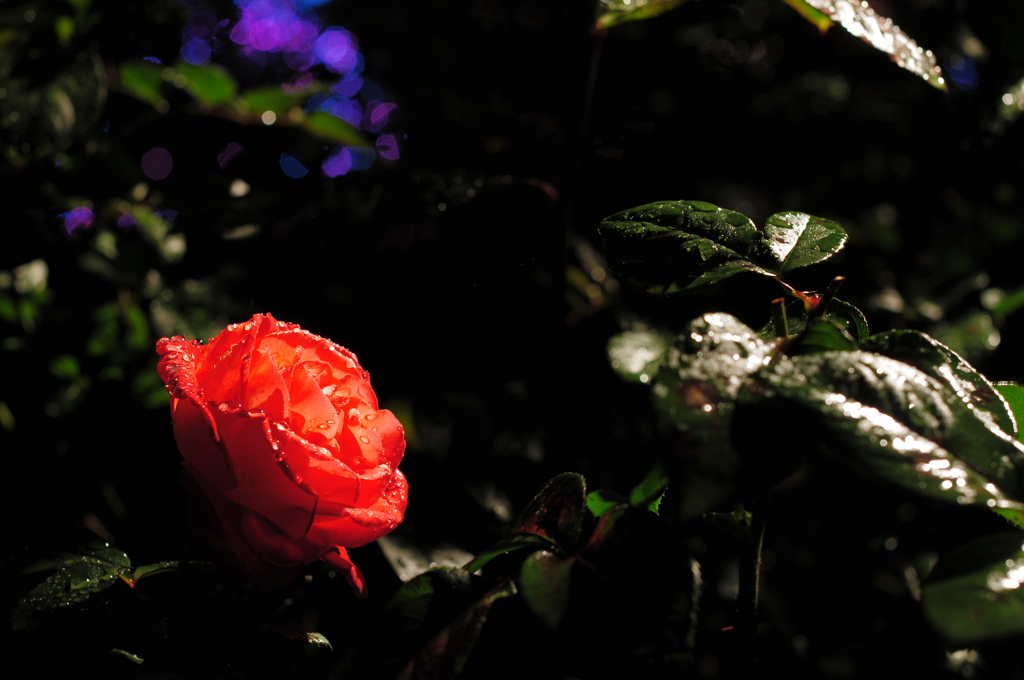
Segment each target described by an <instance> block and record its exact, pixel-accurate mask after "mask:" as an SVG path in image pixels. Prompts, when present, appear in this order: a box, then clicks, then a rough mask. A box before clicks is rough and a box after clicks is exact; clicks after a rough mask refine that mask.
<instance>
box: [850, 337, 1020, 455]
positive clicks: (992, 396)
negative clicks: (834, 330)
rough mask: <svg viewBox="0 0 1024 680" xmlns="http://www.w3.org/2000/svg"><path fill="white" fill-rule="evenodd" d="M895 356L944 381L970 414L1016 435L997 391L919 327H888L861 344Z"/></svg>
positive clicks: (957, 356) (1012, 423) (1009, 433)
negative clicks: (918, 329)
mask: <svg viewBox="0 0 1024 680" xmlns="http://www.w3.org/2000/svg"><path fill="white" fill-rule="evenodd" d="M861 349H863V350H865V351H868V352H878V353H879V354H884V355H885V356H888V357H891V358H893V359H898V360H899V361H902V362H904V363H906V364H910V365H911V366H913V367H914V368H916V369H918V370H920V371H923V372H925V373H927V374H928V375H930V376H931V377H933V378H935V379H936V380H938V381H939V382H941V383H944V384H945V385H946V387H947V388H948V390H949V391H951V392H953V393H954V394H955V395H956V396H957V397H959V398H960V399H961V401H964V403H967V404H970V409H971V410H972V411H973V413H974V415H975V416H977V417H978V418H980V419H981V420H982V421H984V422H985V423H987V424H989V425H990V426H992V427H995V428H998V429H999V430H1001V431H1003V432H1005V433H1006V434H1008V435H1016V433H1017V422H1016V421H1015V420H1014V417H1013V415H1012V414H1011V411H1010V406H1009V405H1008V404H1007V402H1006V400H1005V399H1004V398H1003V396H1002V394H1001V392H1000V391H999V390H997V389H996V387H995V386H994V385H993V384H992V383H990V382H989V381H988V379H987V378H986V377H985V376H983V375H982V374H981V373H979V372H978V371H977V370H976V369H975V368H974V367H973V366H971V365H970V364H969V363H967V362H966V361H965V360H964V359H963V357H961V356H960V355H959V354H957V353H956V352H954V351H953V350H951V349H950V348H949V347H946V346H945V345H943V344H942V343H941V342H939V341H938V340H936V339H935V338H932V337H929V336H927V335H925V334H924V333H921V332H920V331H909V330H904V331H890V332H888V333H879V334H878V335H875V336H872V337H871V338H869V339H868V340H867V341H866V342H864V343H863V344H862V346H861Z"/></svg>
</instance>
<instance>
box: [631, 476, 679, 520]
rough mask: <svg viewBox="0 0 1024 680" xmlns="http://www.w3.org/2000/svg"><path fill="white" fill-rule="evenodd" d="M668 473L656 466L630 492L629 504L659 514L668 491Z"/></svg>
mask: <svg viewBox="0 0 1024 680" xmlns="http://www.w3.org/2000/svg"><path fill="white" fill-rule="evenodd" d="M668 484H669V478H668V472H666V471H665V468H664V467H662V466H661V465H655V466H654V468H653V469H652V470H651V471H650V472H649V473H647V476H646V477H644V478H643V480H642V481H641V482H640V483H639V484H637V485H636V486H635V487H633V490H632V491H630V492H629V504H630V505H632V506H633V507H634V508H643V509H645V510H650V511H651V512H653V513H654V514H658V508H659V507H660V506H661V499H662V498H663V497H664V496H665V492H666V491H667V490H668Z"/></svg>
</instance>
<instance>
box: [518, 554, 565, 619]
mask: <svg viewBox="0 0 1024 680" xmlns="http://www.w3.org/2000/svg"><path fill="white" fill-rule="evenodd" d="M575 564H576V558H575V557H564V556H562V555H558V554H555V553H553V552H549V551H547V550H538V551H537V552H535V553H533V554H532V555H530V556H529V557H527V558H526V559H525V560H524V561H523V566H522V569H521V571H520V572H519V587H520V590H521V592H522V595H523V599H524V600H525V601H526V606H528V607H529V608H530V611H532V612H533V613H534V614H536V615H537V616H539V617H540V620H541V621H543V622H544V623H546V624H547V625H548V627H549V628H558V624H559V623H561V622H562V617H563V616H565V609H566V607H567V606H568V604H569V577H570V575H571V574H572V568H573V565H575Z"/></svg>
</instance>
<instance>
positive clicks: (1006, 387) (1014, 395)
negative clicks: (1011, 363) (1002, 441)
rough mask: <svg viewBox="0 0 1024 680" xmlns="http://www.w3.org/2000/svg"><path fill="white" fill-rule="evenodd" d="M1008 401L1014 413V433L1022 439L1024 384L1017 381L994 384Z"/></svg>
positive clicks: (1011, 411)
mask: <svg viewBox="0 0 1024 680" xmlns="http://www.w3.org/2000/svg"><path fill="white" fill-rule="evenodd" d="M993 387H995V388H996V389H997V390H998V391H999V394H1000V395H1002V397H1003V399H1004V400H1005V401H1006V405H1007V406H1008V407H1009V409H1010V413H1012V414H1013V420H1014V431H1013V434H1015V435H1016V436H1017V439H1018V440H1020V439H1021V437H1022V436H1024V385H1021V384H1020V383H1015V382H997V383H996V384H995V385H993Z"/></svg>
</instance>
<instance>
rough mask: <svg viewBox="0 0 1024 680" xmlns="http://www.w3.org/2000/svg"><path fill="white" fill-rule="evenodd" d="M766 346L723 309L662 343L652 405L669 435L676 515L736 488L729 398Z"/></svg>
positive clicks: (691, 512) (702, 507)
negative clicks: (665, 351)
mask: <svg viewBox="0 0 1024 680" xmlns="http://www.w3.org/2000/svg"><path fill="white" fill-rule="evenodd" d="M770 349H771V346H770V345H768V344H767V343H765V342H763V341H762V340H761V339H760V338H758V337H757V334H756V333H755V332H754V331H753V329H751V328H748V327H747V326H745V325H743V324H742V323H741V322H740V321H739V320H737V319H736V318H735V317H732V316H729V315H728V314H705V315H704V316H702V317H700V318H698V319H695V320H694V321H692V322H691V323H690V325H689V327H688V328H687V330H686V331H685V332H684V333H683V334H682V335H680V336H679V339H678V340H677V341H676V343H675V345H673V346H672V347H671V348H670V349H669V351H668V354H667V355H666V358H665V361H664V363H663V364H662V366H661V370H660V371H659V372H658V376H657V379H656V381H655V384H654V388H653V392H654V405H655V409H656V411H657V413H658V416H659V420H660V422H661V424H662V427H663V428H664V429H666V430H668V431H669V432H671V433H673V434H674V435H675V438H676V441H675V450H674V451H673V454H672V456H671V459H670V461H669V464H668V469H669V470H668V471H669V474H670V476H671V478H672V480H673V485H674V486H673V489H674V490H675V493H674V496H678V502H679V508H680V510H679V512H680V513H681V514H682V516H683V518H684V519H687V518H690V517H697V516H700V515H701V514H702V513H704V512H706V511H708V510H710V509H712V508H713V507H714V506H716V505H717V504H719V503H721V502H722V501H724V500H726V499H728V498H729V497H730V496H731V495H732V494H733V493H735V491H736V490H737V484H738V482H737V477H738V475H739V472H740V459H739V456H738V454H737V452H736V451H735V449H734V448H733V445H732V437H731V435H730V431H729V430H730V426H731V423H732V415H733V410H734V406H735V401H736V398H737V396H738V394H739V391H740V389H741V387H742V386H743V384H744V382H745V381H746V380H747V378H748V376H750V375H751V374H753V373H754V372H755V371H757V370H758V369H760V368H761V367H762V366H763V365H764V360H765V358H766V357H767V355H768V352H769V351H770Z"/></svg>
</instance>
